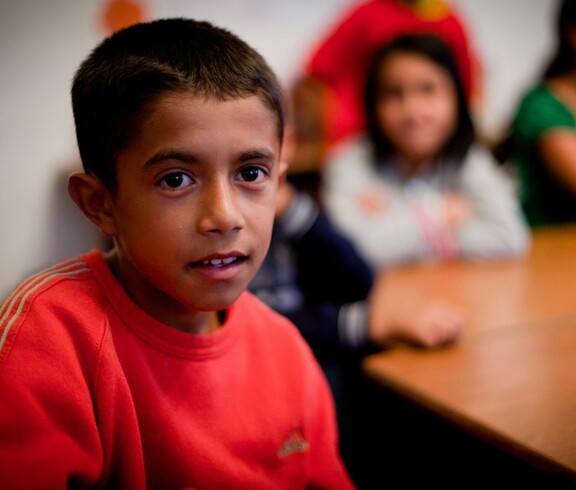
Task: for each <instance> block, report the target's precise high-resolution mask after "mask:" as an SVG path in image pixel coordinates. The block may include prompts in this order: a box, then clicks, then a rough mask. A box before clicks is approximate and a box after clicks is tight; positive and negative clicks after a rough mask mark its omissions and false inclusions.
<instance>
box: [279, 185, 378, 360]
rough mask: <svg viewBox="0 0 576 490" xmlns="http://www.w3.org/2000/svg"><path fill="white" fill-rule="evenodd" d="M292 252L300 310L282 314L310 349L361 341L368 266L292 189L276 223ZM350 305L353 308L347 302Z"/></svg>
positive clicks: (353, 344) (369, 278)
mask: <svg viewBox="0 0 576 490" xmlns="http://www.w3.org/2000/svg"><path fill="white" fill-rule="evenodd" d="M277 233H278V236H279V237H280V239H282V240H286V241H287V242H288V243H289V244H290V247H291V250H292V251H293V252H294V257H295V263H296V270H297V277H298V279H297V280H298V284H299V287H300V289H301V291H302V293H303V297H304V301H303V303H302V306H301V308H298V309H295V310H292V311H290V312H287V313H285V314H286V316H287V317H288V318H290V319H291V320H292V321H293V323H294V324H296V326H297V327H298V328H299V329H300V331H301V332H302V334H303V335H304V337H305V338H306V339H307V340H308V342H309V343H310V344H311V345H312V346H313V347H314V349H315V351H318V350H323V349H327V348H332V349H334V348H336V349H337V348H340V347H345V348H357V347H360V346H362V345H364V343H365V342H366V328H367V325H366V319H367V305H366V302H365V299H366V297H367V296H368V294H369V292H370V289H371V287H372V283H373V273H372V270H371V268H370V267H369V266H368V265H367V263H366V262H365V261H364V260H363V259H362V257H361V256H360V255H359V254H358V252H357V251H356V249H355V248H354V246H353V245H352V243H351V242H350V241H349V240H348V239H347V238H346V237H345V236H344V235H342V234H341V233H340V232H338V231H337V230H336V229H335V228H334V226H333V225H332V223H331V222H330V220H329V219H328V218H327V216H326V215H325V214H324V213H322V212H321V211H320V210H319V209H318V206H317V205H316V203H315V202H314V201H313V200H312V199H311V198H310V196H308V195H306V194H304V193H298V194H297V195H296V197H295V199H294V200H293V203H292V205H291V206H290V209H289V210H288V212H287V213H286V215H285V216H284V217H283V218H282V219H281V220H279V221H278V223H277ZM352 305H354V306H352Z"/></svg>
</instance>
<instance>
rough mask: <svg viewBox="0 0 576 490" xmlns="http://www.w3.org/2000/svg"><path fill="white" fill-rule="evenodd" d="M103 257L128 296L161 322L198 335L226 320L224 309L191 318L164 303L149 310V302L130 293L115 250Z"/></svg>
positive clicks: (212, 329) (202, 313)
mask: <svg viewBox="0 0 576 490" xmlns="http://www.w3.org/2000/svg"><path fill="white" fill-rule="evenodd" d="M105 259H106V262H107V264H108V267H109V268H110V270H111V271H112V273H113V274H114V276H115V277H116V280H117V281H118V282H119V283H120V285H121V286H122V287H123V289H124V291H126V293H127V294H128V296H130V298H131V299H132V301H134V303H136V304H137V305H138V306H139V307H140V308H141V309H143V310H144V311H146V313H148V314H149V315H150V316H153V317H154V318H156V319H157V320H159V321H161V322H162V323H164V324H166V325H169V326H170V327H172V328H175V329H177V330H181V331H183V332H187V333H192V334H198V335H203V334H207V333H211V332H215V331H216V330H218V329H219V328H220V327H221V326H222V325H223V324H224V322H225V320H226V311H225V310H220V311H207V312H202V311H198V312H196V313H195V314H194V315H192V318H190V316H189V315H179V314H178V308H177V307H171V306H169V305H166V307H165V308H164V309H162V311H156V310H154V311H151V310H150V308H149V307H147V305H148V304H149V302H147V301H145V300H144V301H142V300H141V298H140V300H139V298H137V297H135V295H134V294H132V292H131V288H130V285H129V284H127V281H126V280H125V278H124V275H123V274H122V267H121V265H120V263H119V261H118V255H117V254H116V253H115V251H114V250H112V251H111V252H109V253H108V254H106V255H105ZM184 317H188V319H187V320H185V321H183V318H184Z"/></svg>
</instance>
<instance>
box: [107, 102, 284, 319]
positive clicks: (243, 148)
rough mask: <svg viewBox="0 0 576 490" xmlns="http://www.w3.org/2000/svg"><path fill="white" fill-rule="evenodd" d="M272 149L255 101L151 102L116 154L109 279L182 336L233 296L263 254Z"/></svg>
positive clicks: (273, 130)
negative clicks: (131, 136) (114, 272)
mask: <svg viewBox="0 0 576 490" xmlns="http://www.w3.org/2000/svg"><path fill="white" fill-rule="evenodd" d="M279 152H280V142H279V139H278V135H277V119H276V117H275V115H274V113H273V112H272V111H271V110H270V109H269V108H268V107H266V106H265V105H264V103H263V102H262V101H261V100H260V99H259V98H258V97H256V96H250V97H247V98H241V99H231V100H227V101H218V100H216V99H211V98H210V99H206V98H201V97H197V96H194V95H193V94H174V95H170V96H165V97H164V98H162V99H160V101H159V102H157V103H156V104H155V105H154V107H153V108H152V110H151V111H149V112H148V113H147V115H146V116H145V117H144V118H143V120H142V121H141V126H140V128H139V131H138V133H137V135H136V137H135V138H134V140H133V141H131V142H130V144H129V145H128V146H127V147H126V148H125V149H124V150H122V152H121V153H120V154H119V156H118V158H117V182H118V186H117V191H116V192H115V194H114V196H113V198H112V207H113V212H112V214H113V220H114V231H113V233H112V234H113V235H114V238H115V242H116V257H115V261H116V267H117V274H118V275H119V277H120V280H121V281H122V282H123V284H124V286H125V287H126V289H127V290H128V292H129V294H130V295H131V296H132V297H133V299H134V300H135V301H136V302H137V303H139V304H140V305H141V306H142V307H143V308H144V309H145V310H147V311H148V312H149V313H151V314H152V315H153V316H155V317H157V318H159V319H160V320H162V321H164V322H166V323H168V324H171V325H172V326H176V327H177V328H181V329H185V330H188V329H191V327H192V326H193V325H194V323H195V322H197V319H198V318H199V316H200V317H202V315H201V314H198V312H202V311H203V312H206V311H215V310H221V309H224V308H226V307H228V306H230V305H231V304H232V303H233V302H234V301H235V300H236V299H237V298H238V296H239V295H240V294H241V293H242V292H243V291H244V290H245V289H246V287H247V285H248V283H249V282H250V280H251V279H252V277H253V276H254V274H255V273H256V271H257V269H258V268H259V267H260V265H261V263H262V261H263V259H264V256H265V255H266V252H267V249H268V245H269V241H270V235H271V230H272V224H273V220H274V207H275V198H276V190H277V186H278V181H279V177H280V173H281V170H280V164H279ZM204 317H205V315H204Z"/></svg>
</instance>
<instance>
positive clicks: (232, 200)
mask: <svg viewBox="0 0 576 490" xmlns="http://www.w3.org/2000/svg"><path fill="white" fill-rule="evenodd" d="M203 194H204V195H203V198H202V200H201V202H200V206H201V209H200V220H199V222H198V226H199V231H200V232H201V233H204V234H224V233H227V232H229V231H231V230H236V229H241V228H243V227H244V219H243V217H242V213H241V212H240V208H239V203H238V196H237V195H236V193H235V192H234V188H233V186H231V185H230V184H229V183H225V182H217V183H214V184H213V185H210V186H207V187H206V189H204V192H203Z"/></svg>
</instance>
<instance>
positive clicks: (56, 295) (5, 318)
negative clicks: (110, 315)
mask: <svg viewBox="0 0 576 490" xmlns="http://www.w3.org/2000/svg"><path fill="white" fill-rule="evenodd" d="M98 255H100V256H101V252H99V251H96V250H94V251H91V252H89V253H88V254H86V255H83V256H80V257H76V258H73V259H69V260H65V261H62V262H59V263H57V264H56V265H54V266H52V267H50V268H47V269H45V270H43V271H41V272H38V273H37V274H34V275H32V276H30V277H29V278H27V279H25V280H24V281H22V282H21V283H20V284H19V285H18V286H17V287H16V288H15V289H14V290H13V291H12V293H11V294H10V295H9V296H8V297H7V298H6V299H5V300H4V302H3V303H2V304H1V305H0V359H1V358H2V357H3V355H4V354H5V353H6V351H7V350H8V349H9V347H10V344H11V341H12V340H13V339H14V338H15V337H16V335H17V333H18V331H19V329H20V328H21V327H22V326H23V325H26V328H27V329H28V328H29V329H30V330H33V331H34V332H35V335H38V336H42V335H45V336H46V338H48V337H49V335H50V332H51V330H52V329H51V327H52V325H53V324H54V323H61V324H63V325H66V324H72V323H82V322H83V321H84V320H88V319H90V323H93V321H94V320H96V319H97V318H98V316H99V315H98V312H100V313H103V311H104V309H105V306H104V305H103V301H104V297H103V295H102V292H101V290H100V286H99V285H98V284H97V281H96V280H95V278H94V273H93V270H92V267H93V266H92V265H91V264H90V262H98ZM101 260H102V261H103V260H104V259H103V258H101Z"/></svg>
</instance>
